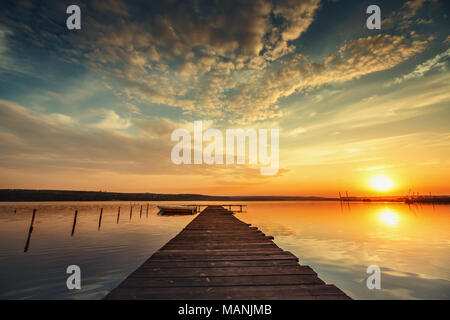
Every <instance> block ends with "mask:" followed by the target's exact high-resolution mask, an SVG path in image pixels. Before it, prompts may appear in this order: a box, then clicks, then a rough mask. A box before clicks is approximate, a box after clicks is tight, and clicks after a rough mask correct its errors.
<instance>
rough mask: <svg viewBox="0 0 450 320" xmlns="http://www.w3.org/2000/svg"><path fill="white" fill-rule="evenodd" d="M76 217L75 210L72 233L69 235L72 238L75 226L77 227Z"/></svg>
mask: <svg viewBox="0 0 450 320" xmlns="http://www.w3.org/2000/svg"><path fill="white" fill-rule="evenodd" d="M77 215H78V210H75V215H74V217H73V226H72V233H71V236H72V237H73V234H74V233H75V226H76V225H77Z"/></svg>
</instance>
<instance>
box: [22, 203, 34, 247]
mask: <svg viewBox="0 0 450 320" xmlns="http://www.w3.org/2000/svg"><path fill="white" fill-rule="evenodd" d="M36 211H37V209H33V216H32V217H31V222H30V229H29V230H28V237H27V241H26V242H25V248H24V249H23V252H27V251H28V247H29V246H30V240H31V233H32V232H33V225H34V219H35V218H36Z"/></svg>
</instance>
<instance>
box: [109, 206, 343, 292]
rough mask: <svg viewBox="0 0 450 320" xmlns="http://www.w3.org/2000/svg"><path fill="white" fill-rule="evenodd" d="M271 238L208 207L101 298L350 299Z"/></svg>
mask: <svg viewBox="0 0 450 320" xmlns="http://www.w3.org/2000/svg"><path fill="white" fill-rule="evenodd" d="M272 239H273V238H272V237H269V236H266V235H265V234H263V233H262V232H261V231H259V230H258V229H257V228H256V227H250V226H249V225H248V224H247V223H244V222H242V221H241V220H239V219H237V218H236V217H235V216H233V215H232V213H231V212H230V211H229V210H226V209H224V208H223V207H222V206H209V207H207V208H206V209H205V210H203V211H202V212H201V213H200V214H199V215H198V216H197V217H196V218H195V219H194V220H192V222H191V223H189V224H188V225H187V226H186V227H185V228H184V229H183V231H181V232H180V233H179V234H178V235H177V236H176V237H175V238H173V239H172V240H170V241H169V242H168V243H167V244H166V245H165V246H164V247H162V248H161V249H160V250H158V251H157V252H156V253H154V254H153V255H152V256H151V257H150V258H149V259H148V260H147V261H146V262H145V263H144V264H143V265H142V266H140V267H139V268H138V269H137V270H136V271H134V272H133V273H132V274H131V275H130V276H129V277H128V278H126V279H125V280H124V281H123V282H122V283H121V284H120V285H119V286H118V287H117V288H115V289H114V290H112V291H111V292H110V293H109V294H108V295H107V296H106V297H105V299H156V300H171V299H183V300H207V299H217V300H224V299H242V300H247V299H248V300H250V299H261V300H263V299H266V300H274V299H286V300H293V299H339V300H343V299H350V298H349V297H348V296H347V295H346V294H345V293H344V292H342V291H341V290H340V289H338V288H337V287H335V286H334V285H329V284H325V283H324V282H323V281H322V280H321V279H319V277H318V276H317V274H316V273H315V272H314V270H312V269H311V268H310V267H308V266H302V265H299V263H298V259H297V257H295V256H294V255H293V254H292V253H290V252H287V251H284V250H282V249H280V248H279V247H278V246H277V245H276V244H275V243H274V242H273V241H272Z"/></svg>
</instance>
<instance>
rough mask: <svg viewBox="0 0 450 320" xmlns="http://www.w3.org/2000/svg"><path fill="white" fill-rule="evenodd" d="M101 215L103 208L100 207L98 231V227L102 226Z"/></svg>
mask: <svg viewBox="0 0 450 320" xmlns="http://www.w3.org/2000/svg"><path fill="white" fill-rule="evenodd" d="M102 215H103V208H101V209H100V217H99V218H98V231H100V227H101V226H102Z"/></svg>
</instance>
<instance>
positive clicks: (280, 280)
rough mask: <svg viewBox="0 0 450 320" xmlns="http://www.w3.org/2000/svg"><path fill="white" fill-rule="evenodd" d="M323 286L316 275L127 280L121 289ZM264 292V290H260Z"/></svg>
mask: <svg viewBox="0 0 450 320" xmlns="http://www.w3.org/2000/svg"><path fill="white" fill-rule="evenodd" d="M295 284H298V285H305V284H324V282H323V281H322V280H320V279H319V278H318V277H317V276H316V275H277V276H233V277H221V276H213V277H184V278H134V277H129V278H127V279H126V280H125V281H124V282H123V283H122V284H121V286H122V287H127V288H147V287H153V288H165V287H168V288H170V287H222V286H274V285H295ZM262 290H264V288H263V289H262Z"/></svg>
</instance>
